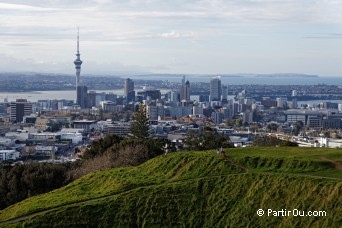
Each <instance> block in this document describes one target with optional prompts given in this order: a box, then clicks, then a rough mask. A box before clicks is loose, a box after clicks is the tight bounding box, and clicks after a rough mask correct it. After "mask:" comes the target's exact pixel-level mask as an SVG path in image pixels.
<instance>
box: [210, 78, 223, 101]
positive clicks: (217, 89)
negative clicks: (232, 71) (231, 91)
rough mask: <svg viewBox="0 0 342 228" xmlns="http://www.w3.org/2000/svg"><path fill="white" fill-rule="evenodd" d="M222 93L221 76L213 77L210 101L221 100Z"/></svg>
mask: <svg viewBox="0 0 342 228" xmlns="http://www.w3.org/2000/svg"><path fill="white" fill-rule="evenodd" d="M221 95H222V87H221V77H220V76H216V77H213V78H212V79H211V81H210V101H220V100H221Z"/></svg>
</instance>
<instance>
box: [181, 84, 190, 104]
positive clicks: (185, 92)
mask: <svg viewBox="0 0 342 228" xmlns="http://www.w3.org/2000/svg"><path fill="white" fill-rule="evenodd" d="M183 100H185V101H190V82H189V81H186V83H185V84H183V85H182V86H181V88H180V101H183Z"/></svg>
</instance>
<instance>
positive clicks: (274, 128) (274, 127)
mask: <svg viewBox="0 0 342 228" xmlns="http://www.w3.org/2000/svg"><path fill="white" fill-rule="evenodd" d="M267 129H268V130H269V131H277V130H278V125H277V124H276V123H270V124H267Z"/></svg>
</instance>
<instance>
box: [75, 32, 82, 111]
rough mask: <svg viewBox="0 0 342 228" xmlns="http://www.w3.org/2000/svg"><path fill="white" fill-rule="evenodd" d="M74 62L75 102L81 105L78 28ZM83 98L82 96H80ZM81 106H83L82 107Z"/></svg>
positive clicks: (80, 62)
mask: <svg viewBox="0 0 342 228" xmlns="http://www.w3.org/2000/svg"><path fill="white" fill-rule="evenodd" d="M74 64H75V69H76V95H77V99H76V103H77V104H78V105H81V104H80V103H81V98H80V97H79V94H81V93H79V91H80V90H84V89H79V88H78V87H79V86H81V84H80V74H81V65H82V60H81V54H80V35H79V30H78V32H77V53H76V59H75V61H74ZM82 98H83V97H82ZM82 108H83V107H82Z"/></svg>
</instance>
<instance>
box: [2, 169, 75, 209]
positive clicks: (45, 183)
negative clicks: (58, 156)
mask: <svg viewBox="0 0 342 228" xmlns="http://www.w3.org/2000/svg"><path fill="white" fill-rule="evenodd" d="M67 170H68V167H67V165H61V164H49V163H41V164H38V163H32V164H25V165H15V166H11V165H10V164H8V163H2V164H0V209H4V208H5V207H7V206H9V205H12V204H14V203H17V202H19V201H22V200H24V199H26V198H28V197H31V196H34V195H38V194H41V193H45V192H49V191H51V190H53V189H56V188H60V187H62V186H64V185H65V184H67V183H69V181H70V179H69V178H68V173H67Z"/></svg>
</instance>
